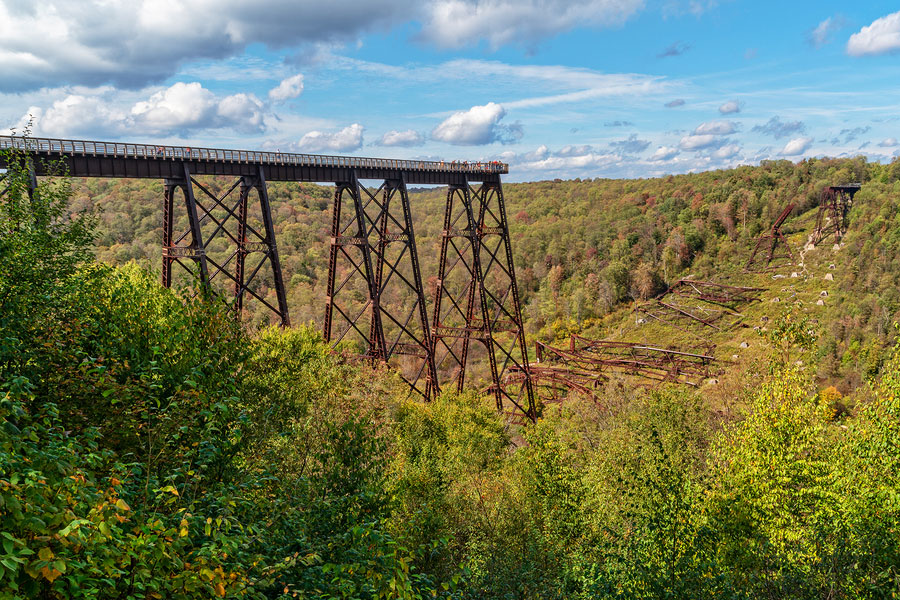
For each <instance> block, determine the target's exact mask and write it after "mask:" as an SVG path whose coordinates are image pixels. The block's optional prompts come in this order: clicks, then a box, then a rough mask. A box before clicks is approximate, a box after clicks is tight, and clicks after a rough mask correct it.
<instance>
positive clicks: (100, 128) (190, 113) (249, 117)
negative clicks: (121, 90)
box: [28, 82, 266, 137]
mask: <svg viewBox="0 0 900 600" xmlns="http://www.w3.org/2000/svg"><path fill="white" fill-rule="evenodd" d="M116 93H117V92H116V91H115V90H111V89H107V88H101V89H100V90H97V91H95V92H94V93H93V94H91V93H88V92H84V93H80V94H69V95H67V96H65V97H63V98H61V99H59V100H56V101H54V102H53V103H52V104H51V105H50V106H49V107H47V108H41V107H36V106H35V107H31V108H29V109H28V112H29V113H30V114H32V115H34V117H35V119H34V121H35V123H34V133H35V134H38V135H47V136H54V137H73V136H79V135H82V136H89V137H99V136H100V135H112V136H119V135H124V134H126V133H127V134H128V135H129V136H134V135H171V134H175V133H184V132H187V131H194V130H202V129H222V128H227V129H232V130H234V131H238V132H242V133H257V132H262V131H264V130H265V128H266V124H265V116H266V111H265V107H264V105H263V103H262V101H260V100H259V98H257V97H256V96H254V95H252V94H243V93H241V94H234V95H231V96H225V97H224V98H219V97H217V96H216V95H215V94H213V93H212V92H211V91H209V90H208V89H206V88H204V87H203V86H202V85H201V84H199V83H197V82H192V83H181V82H179V83H176V84H174V85H172V86H170V87H168V88H164V89H161V90H158V91H155V92H153V93H152V94H151V95H150V96H149V97H148V98H147V99H146V100H139V101H137V102H134V103H132V104H130V105H128V104H125V105H116V104H115V103H114V97H115V96H116Z"/></svg>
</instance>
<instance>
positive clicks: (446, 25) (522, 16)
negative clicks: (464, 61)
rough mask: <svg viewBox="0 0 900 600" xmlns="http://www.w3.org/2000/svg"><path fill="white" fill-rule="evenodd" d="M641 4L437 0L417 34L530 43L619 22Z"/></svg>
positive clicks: (446, 44)
mask: <svg viewBox="0 0 900 600" xmlns="http://www.w3.org/2000/svg"><path fill="white" fill-rule="evenodd" d="M643 5H644V1H643V0H477V1H476V0H436V1H433V2H430V3H428V4H427V5H426V8H425V13H426V16H425V21H424V26H423V28H422V32H421V34H420V35H421V37H422V38H423V39H426V40H428V41H430V42H432V43H434V44H435V45H437V46H440V47H443V48H462V47H465V46H469V45H472V44H477V43H478V42H480V41H482V40H484V41H487V43H488V44H489V45H490V46H491V47H492V48H494V49H496V48H499V47H500V46H502V45H505V44H509V43H516V44H524V45H529V44H534V43H535V42H537V41H539V40H541V39H543V38H546V37H551V36H554V35H557V34H559V33H562V32H564V31H567V30H569V29H573V28H575V27H610V26H617V25H621V24H622V23H624V22H625V21H626V20H628V18H629V17H631V16H632V15H634V14H635V13H636V12H637V11H638V10H640V9H641V8H643Z"/></svg>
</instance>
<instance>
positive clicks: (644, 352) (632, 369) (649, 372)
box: [569, 336, 716, 387]
mask: <svg viewBox="0 0 900 600" xmlns="http://www.w3.org/2000/svg"><path fill="white" fill-rule="evenodd" d="M569 344H570V348H569V350H570V352H571V353H573V354H576V355H578V356H581V357H584V358H593V359H594V360H595V361H596V363H595V364H597V365H599V366H600V367H601V368H603V369H605V370H607V372H610V371H613V372H619V373H623V374H627V375H636V376H639V377H643V378H646V379H649V380H652V381H657V382H661V383H664V382H669V383H680V384H683V385H690V386H694V387H696V386H698V385H699V384H700V383H701V382H702V381H703V379H706V378H708V377H709V376H710V365H711V364H712V363H714V362H715V360H716V359H715V358H713V357H712V356H711V355H710V353H711V348H710V347H708V346H707V347H706V348H704V349H703V350H702V351H699V350H694V349H690V350H694V351H687V350H685V349H674V348H660V347H656V346H649V345H647V344H642V343H635V342H614V341H609V340H590V339H587V338H583V337H580V336H572V337H571V339H570V341H569Z"/></svg>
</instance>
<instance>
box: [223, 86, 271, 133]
mask: <svg viewBox="0 0 900 600" xmlns="http://www.w3.org/2000/svg"><path fill="white" fill-rule="evenodd" d="M215 125H216V126H218V127H223V126H228V127H231V128H232V129H234V130H235V131H239V132H241V133H262V132H263V131H265V130H266V123H265V106H264V105H263V103H262V101H261V100H260V99H259V98H257V97H256V96H254V95H253V94H243V93H241V94H234V95H231V96H226V97H225V98H222V100H221V101H219V106H218V107H217V109H216V123H215Z"/></svg>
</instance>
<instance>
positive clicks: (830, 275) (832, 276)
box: [825, 273, 834, 281]
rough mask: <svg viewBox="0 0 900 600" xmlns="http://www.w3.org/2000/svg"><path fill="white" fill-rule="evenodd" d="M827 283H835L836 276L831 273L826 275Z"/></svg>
mask: <svg viewBox="0 0 900 600" xmlns="http://www.w3.org/2000/svg"><path fill="white" fill-rule="evenodd" d="M825 281H834V275H832V274H831V273H825Z"/></svg>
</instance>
